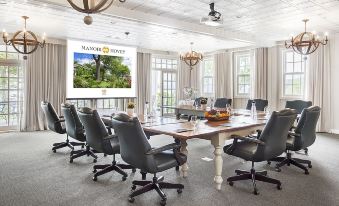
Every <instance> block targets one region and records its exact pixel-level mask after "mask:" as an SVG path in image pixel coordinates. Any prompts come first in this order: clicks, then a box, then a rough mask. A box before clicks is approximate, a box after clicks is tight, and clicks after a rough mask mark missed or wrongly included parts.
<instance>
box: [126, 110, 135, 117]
mask: <svg viewBox="0 0 339 206" xmlns="http://www.w3.org/2000/svg"><path fill="white" fill-rule="evenodd" d="M133 113H134V109H129V108H127V115H128V116H133Z"/></svg>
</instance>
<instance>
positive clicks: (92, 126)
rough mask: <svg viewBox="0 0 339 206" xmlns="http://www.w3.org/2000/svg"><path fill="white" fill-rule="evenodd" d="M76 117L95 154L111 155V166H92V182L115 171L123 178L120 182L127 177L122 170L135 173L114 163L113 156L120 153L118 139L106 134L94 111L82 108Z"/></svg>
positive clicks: (127, 166)
mask: <svg viewBox="0 0 339 206" xmlns="http://www.w3.org/2000/svg"><path fill="white" fill-rule="evenodd" d="M78 115H79V118H80V121H81V122H82V124H83V125H84V128H85V131H86V141H87V144H88V146H90V147H91V148H93V149H95V150H96V151H97V152H101V153H104V154H107V155H113V162H112V164H106V165H94V166H93V173H94V175H93V180H94V181H97V177H98V176H100V175H103V174H106V173H108V172H111V171H116V172H118V173H119V174H121V175H122V176H123V177H122V180H123V181H125V180H126V179H127V176H128V175H127V173H126V172H125V171H123V169H132V171H133V172H135V168H133V167H132V166H130V165H126V164H117V162H116V161H115V155H116V154H119V153H120V145H119V140H118V137H117V136H116V135H110V134H108V131H107V128H106V126H105V124H104V123H103V121H102V120H101V118H100V116H99V114H98V112H97V111H96V110H92V109H90V108H87V107H83V108H81V109H80V110H79V111H78ZM98 170H99V171H98Z"/></svg>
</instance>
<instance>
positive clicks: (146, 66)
mask: <svg viewBox="0 0 339 206" xmlns="http://www.w3.org/2000/svg"><path fill="white" fill-rule="evenodd" d="M151 62H152V55H151V54H149V53H139V52H138V54H137V85H138V86H137V102H136V104H137V105H136V111H137V113H139V114H143V113H144V107H145V103H146V102H150V101H151Z"/></svg>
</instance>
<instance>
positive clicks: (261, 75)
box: [252, 48, 268, 99]
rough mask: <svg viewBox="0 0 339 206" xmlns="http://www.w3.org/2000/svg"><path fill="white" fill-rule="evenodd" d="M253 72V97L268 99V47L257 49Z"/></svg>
mask: <svg viewBox="0 0 339 206" xmlns="http://www.w3.org/2000/svg"><path fill="white" fill-rule="evenodd" d="M253 74H254V75H253V87H252V89H253V91H252V97H253V98H254V99H267V87H268V85H267V80H268V48H257V49H255V54H254V72H253Z"/></svg>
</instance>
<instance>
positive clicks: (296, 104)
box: [285, 100, 312, 155]
mask: <svg viewBox="0 0 339 206" xmlns="http://www.w3.org/2000/svg"><path fill="white" fill-rule="evenodd" d="M310 106H312V102H311V101H303V100H293V101H286V105H285V108H290V109H295V110H297V112H298V114H301V113H302V111H303V109H306V108H309V107H310ZM297 121H298V119H297ZM304 151H305V155H308V148H305V149H304Z"/></svg>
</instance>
